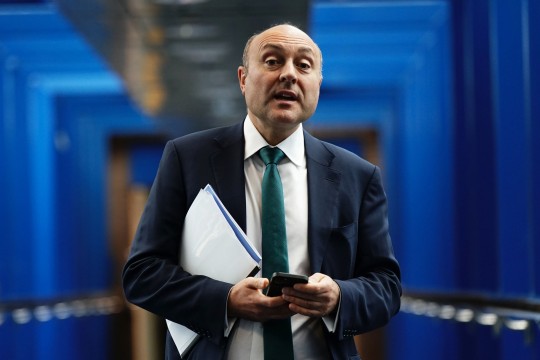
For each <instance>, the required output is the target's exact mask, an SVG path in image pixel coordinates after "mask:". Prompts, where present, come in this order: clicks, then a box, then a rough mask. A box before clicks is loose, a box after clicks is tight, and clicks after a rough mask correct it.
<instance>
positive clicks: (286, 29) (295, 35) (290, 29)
mask: <svg viewBox="0 0 540 360" xmlns="http://www.w3.org/2000/svg"><path fill="white" fill-rule="evenodd" d="M275 32H280V33H281V34H283V37H287V38H289V39H290V40H292V41H294V39H304V41H307V42H308V43H310V44H311V46H312V47H313V49H315V52H316V53H315V54H314V55H315V58H316V59H317V61H318V68H319V73H320V76H321V78H322V64H323V58H322V51H321V49H320V48H319V46H318V45H317V44H316V43H315V42H314V41H313V40H312V39H311V37H310V36H309V35H308V34H306V33H305V32H304V31H302V30H300V29H299V28H297V27H296V26H294V25H290V24H280V25H275V26H272V27H270V28H268V29H266V30H263V31H261V32H259V33H256V34H254V35H253V36H251V37H250V38H249V39H248V41H247V42H246V46H245V47H244V53H243V55H242V65H243V66H244V68H245V70H246V72H247V71H248V68H249V52H250V49H251V46H252V44H253V43H256V44H257V41H256V40H258V39H259V40H260V39H261V38H262V39H264V38H265V36H266V35H268V34H271V33H275Z"/></svg>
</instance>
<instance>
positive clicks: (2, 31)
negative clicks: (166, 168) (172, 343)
mask: <svg viewBox="0 0 540 360" xmlns="http://www.w3.org/2000/svg"><path fill="white" fill-rule="evenodd" d="M284 21H288V22H291V23H293V24H297V25H299V26H300V27H302V28H304V29H306V30H307V32H308V33H309V34H310V35H311V36H312V37H313V39H314V40H315V41H316V42H317V43H318V44H319V46H320V47H321V49H322V51H323V54H324V80H323V85H322V91H321V99H320V101H319V106H318V109H317V112H316V114H315V116H314V117H313V118H312V119H311V120H310V121H309V122H308V123H307V124H306V128H307V129H308V130H309V131H310V132H312V133H313V134H315V135H316V136H318V137H320V138H322V139H325V140H327V141H330V142H333V143H336V144H338V145H341V146H343V147H346V148H348V149H350V150H352V151H354V152H356V153H358V154H360V155H361V156H363V157H365V158H367V159H368V160H370V161H372V162H374V163H376V164H378V165H380V166H381V167H382V170H383V176H384V182H385V186H386V190H387V194H388V197H389V204H390V222H391V234H392V237H393V242H394V246H395V250H396V255H397V257H398V260H399V261H400V263H401V266H402V271H403V286H404V290H405V293H404V296H403V305H402V310H401V312H400V313H399V314H398V315H397V316H396V317H395V318H394V319H393V320H392V322H391V323H390V325H388V326H387V327H385V328H383V329H380V330H377V331H374V332H372V333H369V334H365V335H362V336H360V337H358V338H357V345H358V347H359V349H360V351H361V353H362V355H363V358H364V359H367V360H383V359H415V360H423V359H426V360H427V359H429V360H432V359H490V360H498V359H501V360H502V359H505V360H515V359H518V360H533V359H540V2H539V1H535V0H446V1H444V0H432V1H427V0H426V1H422V0H414V1H413V0H394V1H359V0H358V1H354V0H350V1H346V0H342V1H337V0H336V1H329V0H328V1H324V0H313V1H307V0H295V1H272V2H270V1H241V0H231V1H217V0H78V1H74V0H58V1H51V0H49V1H47V0H26V1H23V0H19V1H17V0H13V1H9V0H2V1H0V162H1V163H0V359H7V360H11V359H25V360H26V359H55V360H57V359H70V360H71V359H160V358H163V355H162V348H163V334H164V325H163V321H162V320H161V319H157V318H155V317H154V316H152V315H151V314H149V313H147V312H145V311H143V310H141V309H138V308H135V307H133V306H130V305H128V304H127V303H126V302H125V300H124V298H123V294H122V291H121V288H120V272H121V268H122V266H123V263H124V261H125V259H126V256H127V252H128V249H129V244H130V241H131V238H132V236H133V232H134V229H135V227H136V225H137V222H138V219H139V216H140V213H141V210H142V207H143V206H144V203H145V200H146V196H147V194H148V191H149V187H150V186H151V184H152V181H153V178H154V175H155V172H156V169H157V164H158V162H159V159H160V156H161V151H162V149H163V146H164V143H165V141H166V140H167V139H170V138H173V137H176V136H178V135H182V134H186V133H189V132H193V131H196V130H200V129H205V128H209V127H214V126H220V125H225V124H231V123H234V122H238V121H242V120H243V119H244V116H245V107H244V103H243V100H242V97H241V94H240V91H239V87H238V83H237V77H236V69H237V66H238V65H239V64H240V63H241V55H242V49H243V47H244V43H245V41H246V40H247V38H248V37H249V36H250V35H251V34H252V33H254V32H256V31H259V30H261V29H263V28H265V27H267V26H268V25H271V24H275V23H281V22H284Z"/></svg>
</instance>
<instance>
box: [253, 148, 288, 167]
mask: <svg viewBox="0 0 540 360" xmlns="http://www.w3.org/2000/svg"><path fill="white" fill-rule="evenodd" d="M259 156H260V157H261V159H262V161H264V164H265V165H266V166H268V164H276V165H277V164H278V163H279V162H280V161H281V160H282V159H283V158H284V157H285V154H284V153H283V151H281V149H280V148H278V147H270V146H265V147H263V148H262V149H260V150H259Z"/></svg>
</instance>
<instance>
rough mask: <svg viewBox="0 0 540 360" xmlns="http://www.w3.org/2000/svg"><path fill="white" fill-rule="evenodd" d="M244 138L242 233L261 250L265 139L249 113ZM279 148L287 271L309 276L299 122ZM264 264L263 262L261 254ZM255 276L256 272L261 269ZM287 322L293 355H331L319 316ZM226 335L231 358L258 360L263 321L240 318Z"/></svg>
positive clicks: (317, 358) (330, 326)
mask: <svg viewBox="0 0 540 360" xmlns="http://www.w3.org/2000/svg"><path fill="white" fill-rule="evenodd" d="M244 138H245V148H244V174H245V179H246V220H247V229H246V230H247V231H246V233H247V236H248V238H249V239H250V241H251V242H252V243H253V245H254V246H255V247H256V248H257V250H258V251H259V252H262V244H261V242H262V232H261V202H262V200H261V183H262V178H263V174H264V170H265V165H264V162H263V161H262V160H261V159H260V158H259V156H258V155H257V152H258V151H259V149H261V148H263V147H265V146H267V145H268V143H267V142H266V140H265V139H264V138H263V137H262V135H261V134H260V133H259V132H258V130H257V129H256V128H255V126H254V125H253V123H252V122H251V120H250V119H249V116H248V117H246V120H245V121H244ZM277 146H278V147H279V148H280V149H281V150H282V151H283V152H284V153H285V155H286V157H285V158H284V159H283V160H282V161H281V162H280V163H279V165H278V171H279V174H280V177H281V182H282V184H283V196H284V203H285V225H286V232H287V249H288V252H289V272H291V273H294V274H304V275H308V276H309V275H311V274H310V264H309V255H308V241H307V233H308V189H307V167H306V156H305V149H304V133H303V129H302V125H300V126H299V127H298V129H297V130H296V131H295V132H294V133H293V134H292V135H290V136H289V137H288V138H287V139H285V140H283V141H282V142H281V143H280V144H278V145H277ZM262 266H264V257H263V264H262ZM257 276H260V273H259V274H258V275H257ZM327 320H330V321H327ZM334 320H336V319H325V323H326V325H327V327H328V330H330V331H333V330H334V328H335V321H334ZM291 324H292V333H293V345H294V357H295V359H301V360H304V359H313V360H323V359H329V358H330V355H329V352H328V349H327V346H326V341H325V339H324V336H323V329H322V323H321V321H320V320H319V319H318V318H310V317H307V316H303V315H299V314H296V315H294V316H293V317H292V318H291ZM230 337H232V338H231V339H230V342H229V348H228V352H227V356H228V359H229V360H236V359H242V360H243V359H246V360H247V359H249V360H262V359H263V358H264V350H263V327H262V323H259V322H252V321H248V320H245V319H239V320H238V324H237V326H236V327H235V328H234V331H233V332H232V333H231V334H230Z"/></svg>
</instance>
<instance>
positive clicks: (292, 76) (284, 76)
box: [279, 61, 297, 84]
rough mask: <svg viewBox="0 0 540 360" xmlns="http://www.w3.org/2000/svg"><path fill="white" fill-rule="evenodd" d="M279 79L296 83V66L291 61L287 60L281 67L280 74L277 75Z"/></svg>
mask: <svg viewBox="0 0 540 360" xmlns="http://www.w3.org/2000/svg"><path fill="white" fill-rule="evenodd" d="M279 80H280V81H290V82H291V83H293V84H294V83H296V80H297V74H296V67H295V66H294V63H293V62H292V61H287V62H285V64H284V65H283V67H282V68H281V74H280V75H279Z"/></svg>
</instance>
